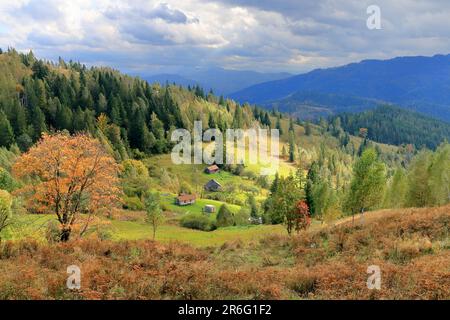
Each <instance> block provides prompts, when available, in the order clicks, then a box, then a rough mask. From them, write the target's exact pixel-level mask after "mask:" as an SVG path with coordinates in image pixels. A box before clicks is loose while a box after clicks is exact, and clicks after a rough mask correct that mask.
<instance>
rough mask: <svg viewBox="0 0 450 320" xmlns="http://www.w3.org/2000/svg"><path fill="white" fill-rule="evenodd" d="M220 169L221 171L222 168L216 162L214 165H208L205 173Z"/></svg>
mask: <svg viewBox="0 0 450 320" xmlns="http://www.w3.org/2000/svg"><path fill="white" fill-rule="evenodd" d="M219 171H220V168H219V167H218V166H217V165H215V164H214V165H212V166H209V167H207V168H206V169H205V173H207V174H214V173H217V172H219Z"/></svg>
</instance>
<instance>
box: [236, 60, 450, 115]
mask: <svg viewBox="0 0 450 320" xmlns="http://www.w3.org/2000/svg"><path fill="white" fill-rule="evenodd" d="M449 84H450V55H435V56H433V57H423V56H417V57H398V58H394V59H390V60H363V61H361V62H359V63H351V64H348V65H345V66H341V67H335V68H328V69H317V70H313V71H311V72H308V73H306V74H300V75H297V76H293V77H290V78H287V79H282V80H278V81H271V82H266V83H262V84H259V85H255V86H251V87H249V88H247V89H244V90H241V91H239V92H237V93H234V94H232V95H231V97H232V98H233V99H236V100H237V101H240V102H249V103H257V104H259V105H264V106H268V107H269V108H271V107H272V106H274V105H276V104H277V102H278V101H281V102H283V103H281V102H280V103H279V104H280V111H284V110H283V109H282V107H283V106H284V105H286V104H289V105H290V109H291V110H292V109H293V106H295V105H298V106H299V108H300V109H301V107H302V105H305V104H308V103H307V102H309V104H311V102H313V105H314V103H316V104H319V105H320V99H314V100H311V99H309V100H308V99H307V98H308V97H306V98H305V97H303V96H302V94H304V93H307V92H314V93H316V94H317V95H318V96H319V94H334V95H338V96H340V97H345V96H348V97H349V98H351V97H358V98H365V99H375V100H380V101H384V102H390V103H393V104H396V105H399V106H401V107H405V108H408V109H411V110H415V111H418V112H420V113H424V114H426V115H429V116H432V117H434V118H438V119H441V120H446V121H450V90H449ZM319 97H320V96H319ZM309 98H310V97H309ZM287 102H289V103H287ZM346 106H347V107H352V106H353V101H352V99H350V100H349V103H348V104H347V105H346ZM325 107H327V108H330V107H331V109H333V108H332V107H333V104H328V105H326V106H325ZM347 111H358V110H347ZM333 113H334V112H333Z"/></svg>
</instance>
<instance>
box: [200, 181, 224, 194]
mask: <svg viewBox="0 0 450 320" xmlns="http://www.w3.org/2000/svg"><path fill="white" fill-rule="evenodd" d="M204 189H205V190H206V191H212V192H217V191H220V190H222V185H221V184H220V183H219V182H217V181H216V180H214V179H212V180H209V181H208V183H207V184H205V186H204Z"/></svg>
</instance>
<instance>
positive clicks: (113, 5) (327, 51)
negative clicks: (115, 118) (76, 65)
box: [0, 0, 450, 75]
mask: <svg viewBox="0 0 450 320" xmlns="http://www.w3.org/2000/svg"><path fill="white" fill-rule="evenodd" d="M373 4H375V5H377V6H378V7H379V8H380V13H381V15H380V18H381V29H373V30H370V29H369V28H367V26H366V21H367V19H368V18H369V14H368V13H367V7H368V6H369V5H373ZM449 17H450V1H447V0H396V1H392V0H370V1H366V0H346V1H339V0H314V1H302V0H277V1H272V0H214V1H205V0H203V1H200V0H173V1H172V0H163V1H159V0H146V1H144V0H135V1H116V0H96V1H90V0H79V1H74V0H16V1H10V0H0V47H2V48H3V49H5V48H7V47H9V46H11V47H14V48H16V49H17V50H19V51H27V50H30V49H32V50H33V51H34V53H35V54H36V56H38V57H39V58H45V59H50V60H57V59H58V57H59V56H61V57H63V58H64V59H66V60H70V59H72V60H75V61H80V62H82V63H86V64H87V65H107V66H111V67H114V68H117V69H120V70H122V71H124V72H128V73H131V74H139V75H150V74H158V73H183V72H185V71H186V70H192V69H196V68H200V69H202V68H211V67H221V68H226V69H235V70H254V71H260V72H290V73H303V72H307V71H309V70H312V69H315V68H324V67H333V66H339V65H343V64H346V63H350V62H357V61H360V60H363V59H388V58H392V57H395V56H405V55H427V56H429V55H434V54H438V53H439V54H448V53H450V19H449Z"/></svg>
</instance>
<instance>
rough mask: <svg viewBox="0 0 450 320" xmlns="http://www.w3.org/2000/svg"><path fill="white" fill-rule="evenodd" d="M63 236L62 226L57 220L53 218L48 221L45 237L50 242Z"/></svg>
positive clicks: (57, 240) (54, 241)
mask: <svg viewBox="0 0 450 320" xmlns="http://www.w3.org/2000/svg"><path fill="white" fill-rule="evenodd" d="M60 238H61V228H60V227H59V224H58V222H57V221H55V220H51V221H49V222H48V223H47V228H46V229H45V239H47V242H48V243H56V242H59V240H60Z"/></svg>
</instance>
